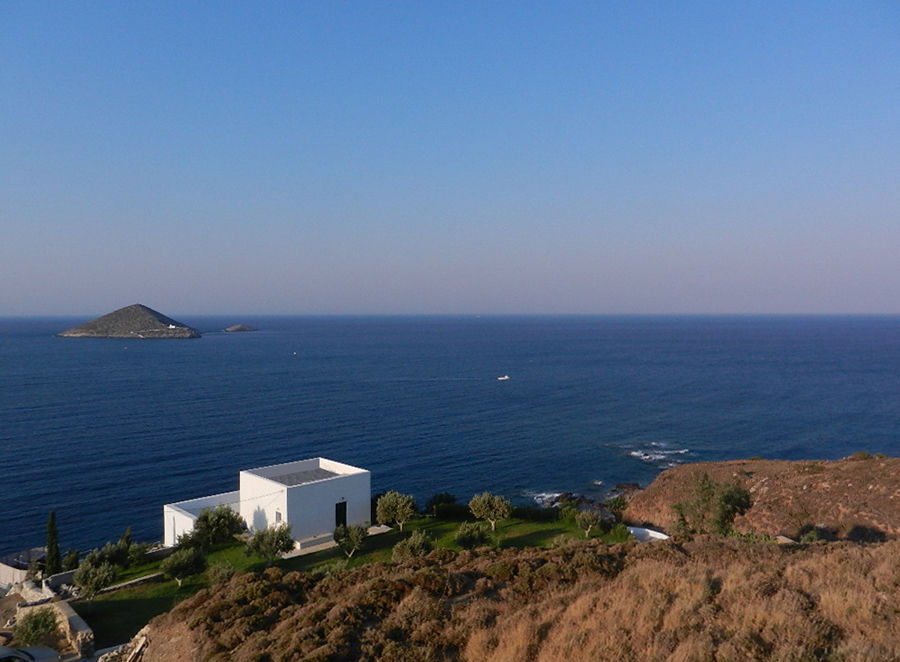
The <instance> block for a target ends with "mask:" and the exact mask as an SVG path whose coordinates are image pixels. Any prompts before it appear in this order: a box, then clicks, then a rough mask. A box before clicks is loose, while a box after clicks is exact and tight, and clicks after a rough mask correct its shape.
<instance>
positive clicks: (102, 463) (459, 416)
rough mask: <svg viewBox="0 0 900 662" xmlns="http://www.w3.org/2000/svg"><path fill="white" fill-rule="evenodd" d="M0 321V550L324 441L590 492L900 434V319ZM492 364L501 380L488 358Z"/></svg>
mask: <svg viewBox="0 0 900 662" xmlns="http://www.w3.org/2000/svg"><path fill="white" fill-rule="evenodd" d="M84 321H86V318H79V319H52V320H35V319H28V320H17V319H6V320H0V371H2V387H0V468H2V471H3V476H4V481H3V484H4V487H3V489H2V490H0V512H2V515H3V517H2V525H0V527H2V528H0V553H5V552H10V551H16V550H18V549H22V548H25V547H28V546H32V545H38V544H43V539H44V527H45V525H46V521H47V513H48V511H49V510H50V509H55V510H56V512H57V522H58V525H59V529H60V536H61V539H62V545H63V547H64V548H66V547H79V548H82V549H84V548H89V547H93V546H97V545H100V544H102V543H103V542H104V541H106V540H107V539H115V538H117V537H118V536H119V535H120V534H121V532H122V531H123V530H124V529H125V527H126V526H129V525H130V526H132V528H133V530H134V534H135V537H136V538H137V539H139V540H158V539H159V538H160V537H161V535H162V514H161V513H162V505H163V504H164V503H169V502H173V501H179V500H182V499H187V498H192V497H197V496H203V495H207V494H213V493H217V492H223V491H228V490H232V489H237V474H238V471H239V470H240V469H246V468H252V467H256V466H262V465H266V464H273V463H277V462H284V461H288V460H294V459H301V458H306V457H313V456H318V455H321V456H325V457H329V458H333V459H335V460H339V461H341V462H347V463H350V464H355V465H358V466H362V467H365V468H367V469H369V470H371V471H372V480H373V491H376V492H377V491H382V490H386V489H398V490H401V491H404V492H410V493H412V494H414V495H415V496H416V497H417V498H418V499H420V500H424V499H426V498H427V497H428V496H430V495H431V494H433V493H435V492H438V491H444V490H446V491H449V492H452V493H454V494H456V495H457V496H459V497H460V498H461V499H468V498H469V497H470V496H471V495H472V494H473V493H474V492H476V491H482V490H485V489H488V490H491V491H495V492H500V493H503V494H506V495H508V496H510V497H512V498H513V499H514V500H516V501H520V502H527V501H531V500H533V499H536V498H538V499H539V498H540V495H542V494H545V493H553V492H560V491H574V492H579V493H583V494H588V495H591V496H598V497H599V496H603V495H604V493H605V491H606V490H607V489H609V488H611V487H613V486H614V485H615V484H616V483H621V482H640V483H642V484H646V483H648V482H649V481H651V480H652V479H653V477H654V476H655V475H656V474H657V473H659V471H661V470H662V469H663V468H665V467H666V466H670V465H671V464H673V463H681V462H693V461H699V460H724V459H733V458H742V457H750V456H763V457H768V458H786V459H796V458H813V457H815V458H839V457H843V456H846V455H849V454H850V453H852V452H855V451H857V450H868V451H870V452H883V453H886V454H889V455H898V454H900V317H872V318H863V317H842V318H837V317H835V318H831V317H810V318H801V317H699V318H686V317H685V318H680V317H659V318H655V317H571V318H567V317H531V318H528V317H525V318H509V317H502V318H490V317H487V318H476V317H471V318H451V317H447V318H247V317H240V318H227V319H213V318H193V319H192V318H181V321H183V322H186V323H188V324H191V325H192V326H195V327H197V328H199V329H201V330H206V331H209V330H215V329H221V328H223V327H225V326H228V325H230V324H233V323H237V322H243V323H248V324H252V325H253V326H256V327H258V328H259V329H260V330H259V331H257V332H255V333H245V334H224V333H206V334H205V335H204V337H203V338H202V339H200V340H193V341H142V342H141V341H139V342H134V341H122V340H91V339H62V338H56V337H54V336H53V334H54V333H56V332H58V331H61V330H63V329H66V328H69V327H71V326H75V325H76V324H79V323H81V322H84ZM506 374H508V375H509V376H510V379H509V381H497V377H498V376H500V375H506Z"/></svg>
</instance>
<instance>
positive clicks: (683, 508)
mask: <svg viewBox="0 0 900 662" xmlns="http://www.w3.org/2000/svg"><path fill="white" fill-rule="evenodd" d="M694 480H695V482H694V489H693V495H692V497H691V498H690V499H687V500H685V501H679V502H678V503H674V504H672V509H673V510H674V511H675V513H676V515H677V516H678V519H677V521H676V523H675V526H674V527H673V532H674V533H675V534H676V536H677V537H685V538H689V537H691V536H693V535H695V534H699V533H713V534H715V535H718V536H727V535H728V534H729V533H730V532H731V530H732V523H733V522H734V518H735V517H736V516H737V515H740V514H743V513H745V512H746V511H747V510H748V509H749V508H750V505H751V503H750V493H749V492H748V491H747V490H745V489H744V488H743V487H740V486H738V485H726V484H723V483H717V482H716V481H714V480H712V479H711V478H710V477H709V476H708V475H707V474H705V473H704V474H700V475H697V476H695V479H694Z"/></svg>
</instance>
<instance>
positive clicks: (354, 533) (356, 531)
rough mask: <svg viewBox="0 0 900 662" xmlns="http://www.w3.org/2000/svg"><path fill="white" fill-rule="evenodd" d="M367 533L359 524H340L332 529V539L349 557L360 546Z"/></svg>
mask: <svg viewBox="0 0 900 662" xmlns="http://www.w3.org/2000/svg"><path fill="white" fill-rule="evenodd" d="M368 535H369V530H368V529H367V528H366V527H364V526H362V525H361V524H351V525H350V526H344V525H343V524H341V525H340V526H338V527H337V528H336V529H335V530H334V541H335V542H336V543H337V546H338V547H339V548H340V550H341V551H342V552H344V554H346V555H347V558H348V559H349V558H352V557H353V554H354V552H356V551H357V550H358V549H359V548H360V547H362V544H363V541H364V540H365V539H366V536H368Z"/></svg>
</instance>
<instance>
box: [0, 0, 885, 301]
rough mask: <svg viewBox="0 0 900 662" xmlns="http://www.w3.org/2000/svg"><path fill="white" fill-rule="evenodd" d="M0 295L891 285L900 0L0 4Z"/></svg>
mask: <svg viewBox="0 0 900 662" xmlns="http://www.w3.org/2000/svg"><path fill="white" fill-rule="evenodd" d="M0 155H2V158H0V316H20V315H24V316H29V315H77V316H81V315H83V316H86V317H94V316H97V315H101V314H104V313H107V312H110V311H111V310H114V309H116V308H119V307H122V306H126V305H129V304H132V303H138V302H140V303H144V304H146V305H148V306H151V307H152V308H155V309H157V310H159V311H161V312H163V313H165V314H167V315H174V314H181V315H206V314H239V313H243V314H247V315H251V314H254V315H255V314H316V315H319V314H568V313H572V314H631V313H635V314H720V313H745V314H769V313H774V314H782V313H785V314H790V313H801V314H806V313H814V314H818V313H821V314H857V313H859V314H871V313H875V314H879V313H884V314H897V313H900V4H898V3H897V2H893V1H891V2H889V1H882V2H880V1H877V0H872V1H867V2H828V1H816V2H803V1H800V2H791V3H785V2H753V3H737V2H689V1H684V2H566V1H560V2H543V1H542V2H530V1H527V0H516V1H510V2H504V1H499V0H498V1H483V2H468V1H460V2H430V1H425V0H418V1H415V2H401V1H397V2H363V1H357V2H338V1H332V0H329V1H328V2H252V3H251V2H219V1H216V2H191V1H184V0H179V1H177V2H166V1H154V2H141V1H136V0H129V2H54V1H48V2H33V1H31V0H4V2H2V3H0Z"/></svg>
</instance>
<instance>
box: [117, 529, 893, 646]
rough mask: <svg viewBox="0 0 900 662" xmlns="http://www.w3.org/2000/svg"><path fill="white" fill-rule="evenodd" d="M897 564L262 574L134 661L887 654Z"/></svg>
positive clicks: (710, 552) (195, 604) (161, 620)
mask: <svg viewBox="0 0 900 662" xmlns="http://www.w3.org/2000/svg"><path fill="white" fill-rule="evenodd" d="M898 555H900V541H891V542H887V543H881V544H875V545H858V544H854V543H847V542H839V543H818V544H815V545H810V546H806V547H791V548H787V547H783V546H778V545H774V544H767V543H761V542H748V541H743V540H734V539H729V540H713V539H709V538H703V539H698V540H696V541H694V542H690V543H686V544H684V545H683V546H679V545H676V544H674V543H668V542H666V543H652V544H646V545H636V544H633V543H631V544H626V545H616V546H611V547H607V546H604V545H603V544H598V543H595V542H573V543H570V544H568V545H566V546H564V547H560V548H555V549H526V550H522V551H516V550H504V551H496V550H487V549H484V550H481V551H479V552H472V553H470V552H461V553H458V554H454V553H452V552H447V551H446V550H445V551H438V552H432V554H431V555H430V556H429V557H428V559H427V560H421V561H418V562H410V563H406V564H401V565H385V564H371V565H368V566H363V567H360V568H357V569H354V570H347V571H338V572H333V573H331V574H328V575H325V576H322V577H318V578H316V577H313V576H310V575H307V574H304V573H296V572H293V573H288V574H282V572H281V571H280V570H278V569H270V570H267V571H265V572H264V573H260V574H257V573H249V574H242V575H236V576H234V577H232V579H231V580H230V582H229V583H227V584H226V585H224V586H221V587H219V588H217V589H211V590H204V591H201V592H200V593H198V594H197V595H196V596H194V597H193V598H191V599H189V600H187V601H185V602H183V603H181V604H180V605H178V606H177V607H176V608H175V609H174V610H172V611H171V612H170V613H168V614H165V615H163V616H160V617H158V618H156V619H154V620H153V621H152V622H151V624H150V625H149V626H148V627H147V628H145V629H144V630H143V631H142V632H141V633H140V634H139V635H138V637H136V638H135V640H134V643H133V644H132V648H133V647H134V645H136V644H137V642H139V641H144V642H145V643H146V649H145V650H144V656H143V660H144V662H164V661H167V660H175V659H179V660H233V661H234V662H242V661H249V660H256V661H260V660H272V661H274V660H372V661H375V660H384V661H391V662H403V661H413V660H422V661H426V660H427V661H438V660H460V661H463V660H471V661H473V662H475V661H477V662H521V661H523V660H534V661H536V662H563V661H564V662H574V661H577V660H599V661H603V660H610V661H612V660H615V661H617V662H618V661H621V660H651V659H654V660H672V661H676V660H684V661H687V660H770V661H776V662H777V661H779V660H842V661H844V662H852V661H856V660H889V659H898V658H900V618H898V605H900V565H898V563H897V561H896V559H897V558H898ZM130 653H131V649H127V650H125V651H123V652H122V653H121V659H125V656H127V655H129V654H130Z"/></svg>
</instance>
